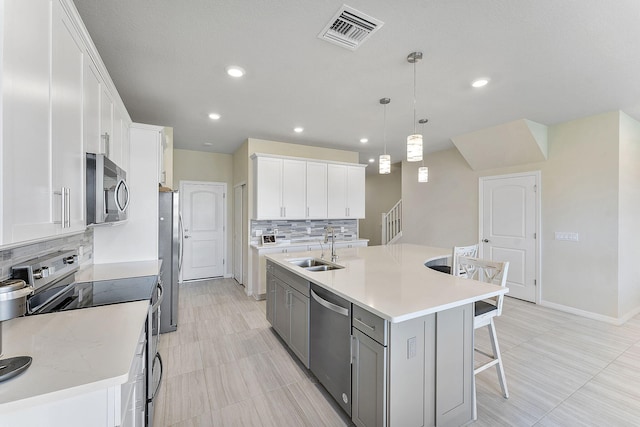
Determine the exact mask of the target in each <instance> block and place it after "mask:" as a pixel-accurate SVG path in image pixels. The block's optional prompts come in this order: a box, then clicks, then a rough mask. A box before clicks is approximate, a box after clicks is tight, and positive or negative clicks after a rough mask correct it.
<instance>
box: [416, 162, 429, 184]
mask: <svg viewBox="0 0 640 427" xmlns="http://www.w3.org/2000/svg"><path fill="white" fill-rule="evenodd" d="M418 182H429V168H428V167H426V166H421V167H419V168H418Z"/></svg>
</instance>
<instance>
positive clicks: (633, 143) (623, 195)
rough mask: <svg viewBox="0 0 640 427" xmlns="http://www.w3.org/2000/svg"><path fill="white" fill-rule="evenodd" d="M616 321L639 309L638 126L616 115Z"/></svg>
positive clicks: (622, 116)
mask: <svg viewBox="0 0 640 427" xmlns="http://www.w3.org/2000/svg"><path fill="white" fill-rule="evenodd" d="M619 212H620V230H619V232H620V239H619V242H618V244H619V246H618V253H619V259H618V266H619V271H620V273H619V277H618V285H619V296H618V299H619V310H618V315H619V316H620V317H622V316H625V315H627V316H628V315H629V314H632V313H633V312H634V310H635V309H637V307H638V306H640V262H639V260H640V244H639V243H638V240H639V239H640V123H638V122H637V121H635V120H633V119H631V118H630V117H629V116H627V115H626V114H624V113H623V114H621V115H620V205H619Z"/></svg>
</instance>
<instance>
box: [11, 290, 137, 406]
mask: <svg viewBox="0 0 640 427" xmlns="http://www.w3.org/2000/svg"><path fill="white" fill-rule="evenodd" d="M125 305H126V306H128V307H126V308H125V307H124V306H125ZM148 306H149V303H148V301H135V302H129V303H122V304H113V305H109V306H102V307H95V308H88V309H83V310H72V311H71V312H61V313H52V314H44V315H38V316H28V317H22V318H16V319H12V320H11V321H10V322H13V323H12V325H11V327H12V328H15V330H14V331H10V332H9V331H8V332H9V334H16V333H19V334H20V333H23V332H26V331H30V329H31V328H33V327H34V326H32V325H30V326H26V327H23V328H22V329H26V331H21V330H20V328H21V326H20V320H22V319H24V320H25V321H26V322H29V323H30V322H34V324H35V325H37V322H38V321H39V320H40V319H39V318H44V316H59V315H62V314H68V313H75V314H76V317H78V318H77V319H75V322H74V323H77V324H79V325H81V326H78V328H79V329H83V328H85V327H86V324H85V322H86V321H87V320H86V317H87V316H83V314H84V313H87V312H88V311H89V310H101V311H103V312H106V311H113V310H114V309H115V310H116V311H119V313H114V315H120V316H123V315H125V313H126V316H127V318H128V319H130V320H129V321H133V320H135V321H136V322H137V321H138V320H139V321H140V325H139V326H140V328H139V329H138V328H136V333H135V334H133V333H132V334H131V337H128V338H127V342H126V343H123V344H122V345H124V346H126V347H128V348H125V349H124V350H123V352H122V353H121V356H122V357H125V358H126V359H127V361H126V363H124V362H122V360H120V362H119V363H121V364H119V365H116V366H114V368H113V372H104V373H102V374H100V375H108V376H107V377H104V376H102V377H101V378H96V379H95V380H91V381H86V382H81V383H79V384H76V385H71V386H64V387H63V388H62V386H58V387H61V388H56V386H51V387H49V388H51V390H48V391H44V392H39V391H37V390H39V388H38V387H39V386H38V385H37V384H38V383H40V382H42V381H51V380H50V379H47V380H42V379H36V378H35V377H33V378H31V377H30V376H29V373H30V372H29V370H30V369H33V368H36V371H32V372H31V374H32V376H33V375H38V374H39V373H43V372H45V373H46V370H47V369H56V370H59V369H57V368H51V367H50V366H49V367H45V368H42V367H36V366H34V365H32V366H31V367H29V368H28V369H27V370H26V371H25V372H24V373H22V374H20V375H19V376H17V377H15V378H12V379H10V380H8V381H7V382H4V383H0V390H1V389H2V387H3V386H7V387H11V386H12V385H14V387H16V386H18V387H17V388H18V389H19V390H20V391H19V392H18V393H21V394H22V396H18V397H16V398H15V399H14V400H7V401H4V402H0V414H3V413H11V412H17V411H24V410H29V409H30V408H33V407H34V406H39V405H46V404H51V403H55V402H59V401H62V400H66V399H70V398H74V397H78V396H81V395H83V394H88V393H93V392H97V391H100V390H107V389H109V388H112V387H118V386H121V385H122V384H125V383H126V382H127V381H129V380H130V378H129V370H130V369H131V364H132V362H133V360H134V358H135V357H136V349H137V347H138V338H139V336H140V335H139V334H140V333H141V332H142V330H143V328H144V323H145V322H146V320H147V315H148V314H147V313H148V310H149V308H148ZM103 315H104V316H109V313H100V316H103ZM96 316H98V315H97V314H96ZM82 317H85V319H82ZM50 319H51V318H50ZM16 321H17V322H16ZM42 323H43V324H44V327H48V322H46V321H43V322H42ZM69 328H71V325H68V327H67V330H68V329H69ZM118 331H119V329H118ZM67 332H68V331H67ZM133 335H135V336H136V338H135V339H134V338H133ZM112 336H113V337H114V339H121V338H118V337H119V336H120V337H121V335H119V334H118V333H114V334H112ZM26 339H28V338H25V340H26ZM83 339H84V338H81V340H83ZM12 347H13V348H12ZM16 347H17V348H16ZM21 347H23V345H15V344H14V345H9V346H8V348H7V349H6V350H7V351H6V352H5V357H12V356H17V355H20V354H23V353H25V351H24V349H23V348H21ZM39 351H40V354H38V353H34V354H27V355H31V356H32V357H34V360H36V357H42V354H47V353H48V352H47V349H46V348H44V349H42V350H39ZM68 351H73V349H68V350H67V352H68ZM58 357H65V356H64V354H63V355H62V356H60V355H58ZM114 363H115V362H114ZM45 365H47V364H45ZM125 365H126V366H125ZM43 369H44V371H42V370H43ZM79 381H85V380H79ZM25 382H26V383H25ZM12 383H13V384H12ZM21 383H22V384H21ZM54 384H55V383H54ZM25 389H27V390H32V389H33V390H34V392H33V394H30V395H27V394H26V393H25V392H24V390H25ZM41 389H42V388H40V390H41ZM9 390H11V389H9ZM2 394H4V393H0V397H3V398H5V399H6V398H8V399H11V393H10V392H9V393H8V395H9V396H2Z"/></svg>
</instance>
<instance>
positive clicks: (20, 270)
mask: <svg viewBox="0 0 640 427" xmlns="http://www.w3.org/2000/svg"><path fill="white" fill-rule="evenodd" d="M78 268H79V266H78V254H77V252H76V251H60V252H55V253H51V254H48V255H45V256H42V257H39V258H34V259H31V260H29V261H26V262H24V263H21V264H19V265H15V266H13V267H12V277H13V278H14V279H21V280H24V281H25V282H26V284H27V285H28V286H31V288H32V289H33V294H32V295H31V296H29V297H28V298H27V310H26V311H27V315H37V314H46V313H54V312H58V311H66V310H75V309H82V308H89V307H97V306H101V305H109V304H118V303H125V302H132V301H144V300H148V301H149V302H150V306H149V313H148V316H147V322H146V338H147V340H146V366H145V367H146V369H145V374H146V376H145V378H143V379H142V380H141V381H143V383H144V387H143V388H144V390H145V395H146V402H145V404H143V405H139V407H138V408H137V410H138V411H139V413H137V414H136V418H138V419H142V420H145V425H146V426H153V412H154V403H155V398H156V395H157V393H158V390H159V388H160V383H161V382H162V358H161V356H160V353H158V342H159V339H160V305H161V303H162V299H163V295H162V294H163V289H162V283H161V281H159V280H158V276H143V277H133V278H123V279H113V280H101V281H93V282H76V280H75V273H76V272H77V271H78Z"/></svg>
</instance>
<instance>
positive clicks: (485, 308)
mask: <svg viewBox="0 0 640 427" xmlns="http://www.w3.org/2000/svg"><path fill="white" fill-rule="evenodd" d="M497 309H498V307H496V306H495V305H493V304H491V303H488V302H486V301H476V302H475V315H476V316H481V315H483V314H486V313H489V312H490V311H492V310H497Z"/></svg>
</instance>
